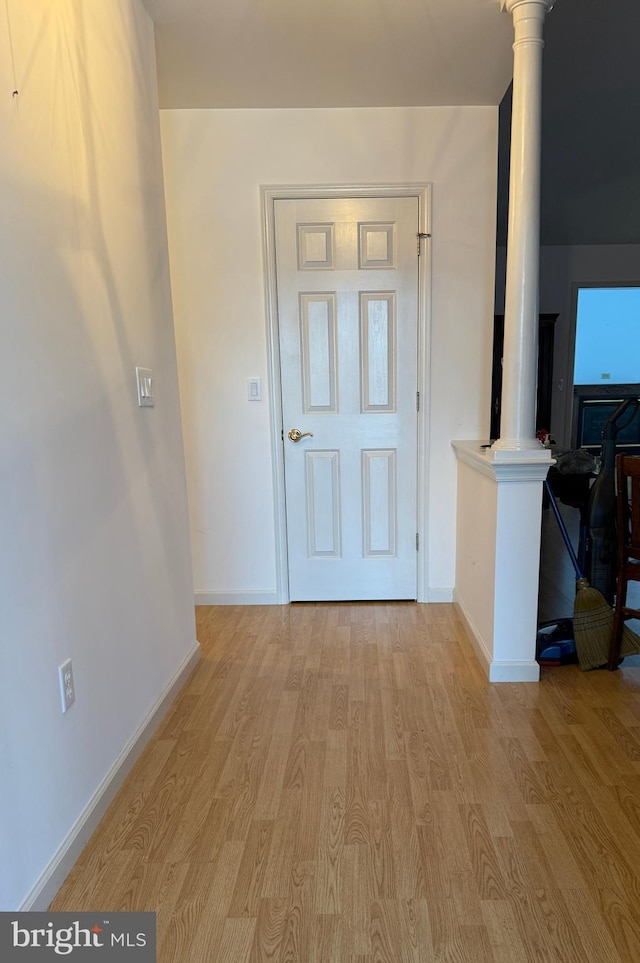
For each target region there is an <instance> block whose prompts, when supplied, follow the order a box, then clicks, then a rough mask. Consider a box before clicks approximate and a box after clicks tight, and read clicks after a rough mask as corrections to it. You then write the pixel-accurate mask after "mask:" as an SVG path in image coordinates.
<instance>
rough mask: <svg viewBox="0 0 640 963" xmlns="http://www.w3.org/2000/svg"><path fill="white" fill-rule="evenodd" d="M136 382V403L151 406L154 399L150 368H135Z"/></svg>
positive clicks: (145, 406)
mask: <svg viewBox="0 0 640 963" xmlns="http://www.w3.org/2000/svg"><path fill="white" fill-rule="evenodd" d="M136 384H137V386H138V405H139V406H140V407H141V408H153V406H154V405H155V403H156V399H155V396H154V390H153V372H152V370H151V368H136Z"/></svg>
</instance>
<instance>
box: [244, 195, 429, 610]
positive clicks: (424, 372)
mask: <svg viewBox="0 0 640 963" xmlns="http://www.w3.org/2000/svg"><path fill="white" fill-rule="evenodd" d="M260 195H261V202H262V203H261V206H262V240H263V257H264V276H265V297H266V317H267V347H268V365H269V414H270V420H271V451H272V465H273V491H274V526H275V552H276V593H277V598H276V602H277V604H280V605H286V604H287V603H288V602H289V567H288V553H287V522H286V513H285V488H284V444H283V440H282V428H283V423H282V390H281V385H282V378H281V371H280V345H279V337H278V334H279V332H278V303H277V284H276V247H275V201H276V200H279V199H281V198H284V199H291V200H306V199H308V198H327V199H329V198H365V197H415V198H417V200H418V212H419V214H418V217H419V221H418V223H419V225H420V227H419V230H420V233H421V234H423V235H425V236H424V237H422V238H420V239H418V237H416V244H417V243H418V240H421V242H422V244H421V256H420V263H419V265H418V285H419V291H418V346H417V348H418V376H417V377H418V384H417V390H418V391H419V392H420V410H419V412H418V438H417V446H418V452H417V454H418V480H417V493H418V504H417V517H416V525H417V530H418V534H419V546H418V552H417V563H418V564H417V575H418V586H417V599H418V602H426V601H428V573H427V562H428V552H427V546H428V541H429V540H428V533H427V517H428V516H427V505H428V503H429V502H428V494H429V493H428V488H429V471H428V465H429V423H430V408H431V406H430V399H429V384H430V350H429V348H430V342H431V312H430V304H431V297H430V293H431V285H430V280H431V184H428V183H420V184H414V183H411V184H366V185H357V184H339V185H335V184H327V185H277V186H263V187H261V188H260Z"/></svg>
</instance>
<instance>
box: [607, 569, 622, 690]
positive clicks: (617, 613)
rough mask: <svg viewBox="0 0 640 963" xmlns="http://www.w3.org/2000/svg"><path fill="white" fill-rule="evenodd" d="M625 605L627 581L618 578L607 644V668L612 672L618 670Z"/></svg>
mask: <svg viewBox="0 0 640 963" xmlns="http://www.w3.org/2000/svg"><path fill="white" fill-rule="evenodd" d="M626 604H627V581H626V579H625V578H623V577H622V576H620V577H619V578H618V590H617V592H616V604H615V607H614V611H613V625H612V627H611V641H610V643H609V661H608V663H607V668H608V669H609V672H613V671H614V670H615V669H617V668H618V661H619V659H620V643H621V641H622V626H623V625H624V611H623V610H624V607H625V605H626Z"/></svg>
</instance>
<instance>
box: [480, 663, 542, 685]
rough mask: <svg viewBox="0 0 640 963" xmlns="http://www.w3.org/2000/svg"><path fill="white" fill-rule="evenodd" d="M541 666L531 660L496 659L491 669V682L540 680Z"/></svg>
mask: <svg viewBox="0 0 640 963" xmlns="http://www.w3.org/2000/svg"><path fill="white" fill-rule="evenodd" d="M539 681H540V666H539V665H538V663H537V662H536V661H535V659H534V660H533V661H531V662H524V661H523V662H508V661H506V660H505V661H503V662H498V661H496V660H494V661H493V662H492V663H491V667H490V669H489V682H539Z"/></svg>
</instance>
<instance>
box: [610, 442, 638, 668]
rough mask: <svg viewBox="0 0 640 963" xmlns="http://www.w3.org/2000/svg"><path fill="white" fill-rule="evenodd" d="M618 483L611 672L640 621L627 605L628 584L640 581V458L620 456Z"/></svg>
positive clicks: (617, 465)
mask: <svg viewBox="0 0 640 963" xmlns="http://www.w3.org/2000/svg"><path fill="white" fill-rule="evenodd" d="M616 480H617V494H616V525H617V540H618V577H617V582H616V603H615V607H614V616H613V629H612V632H611V645H610V647H609V663H608V667H609V669H616V668H617V666H618V661H619V658H620V642H621V639H622V628H623V625H624V622H625V620H626V619H640V609H634V608H630V607H629V606H628V605H627V586H628V583H629V582H640V456H638V455H618V456H617V458H616Z"/></svg>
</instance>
